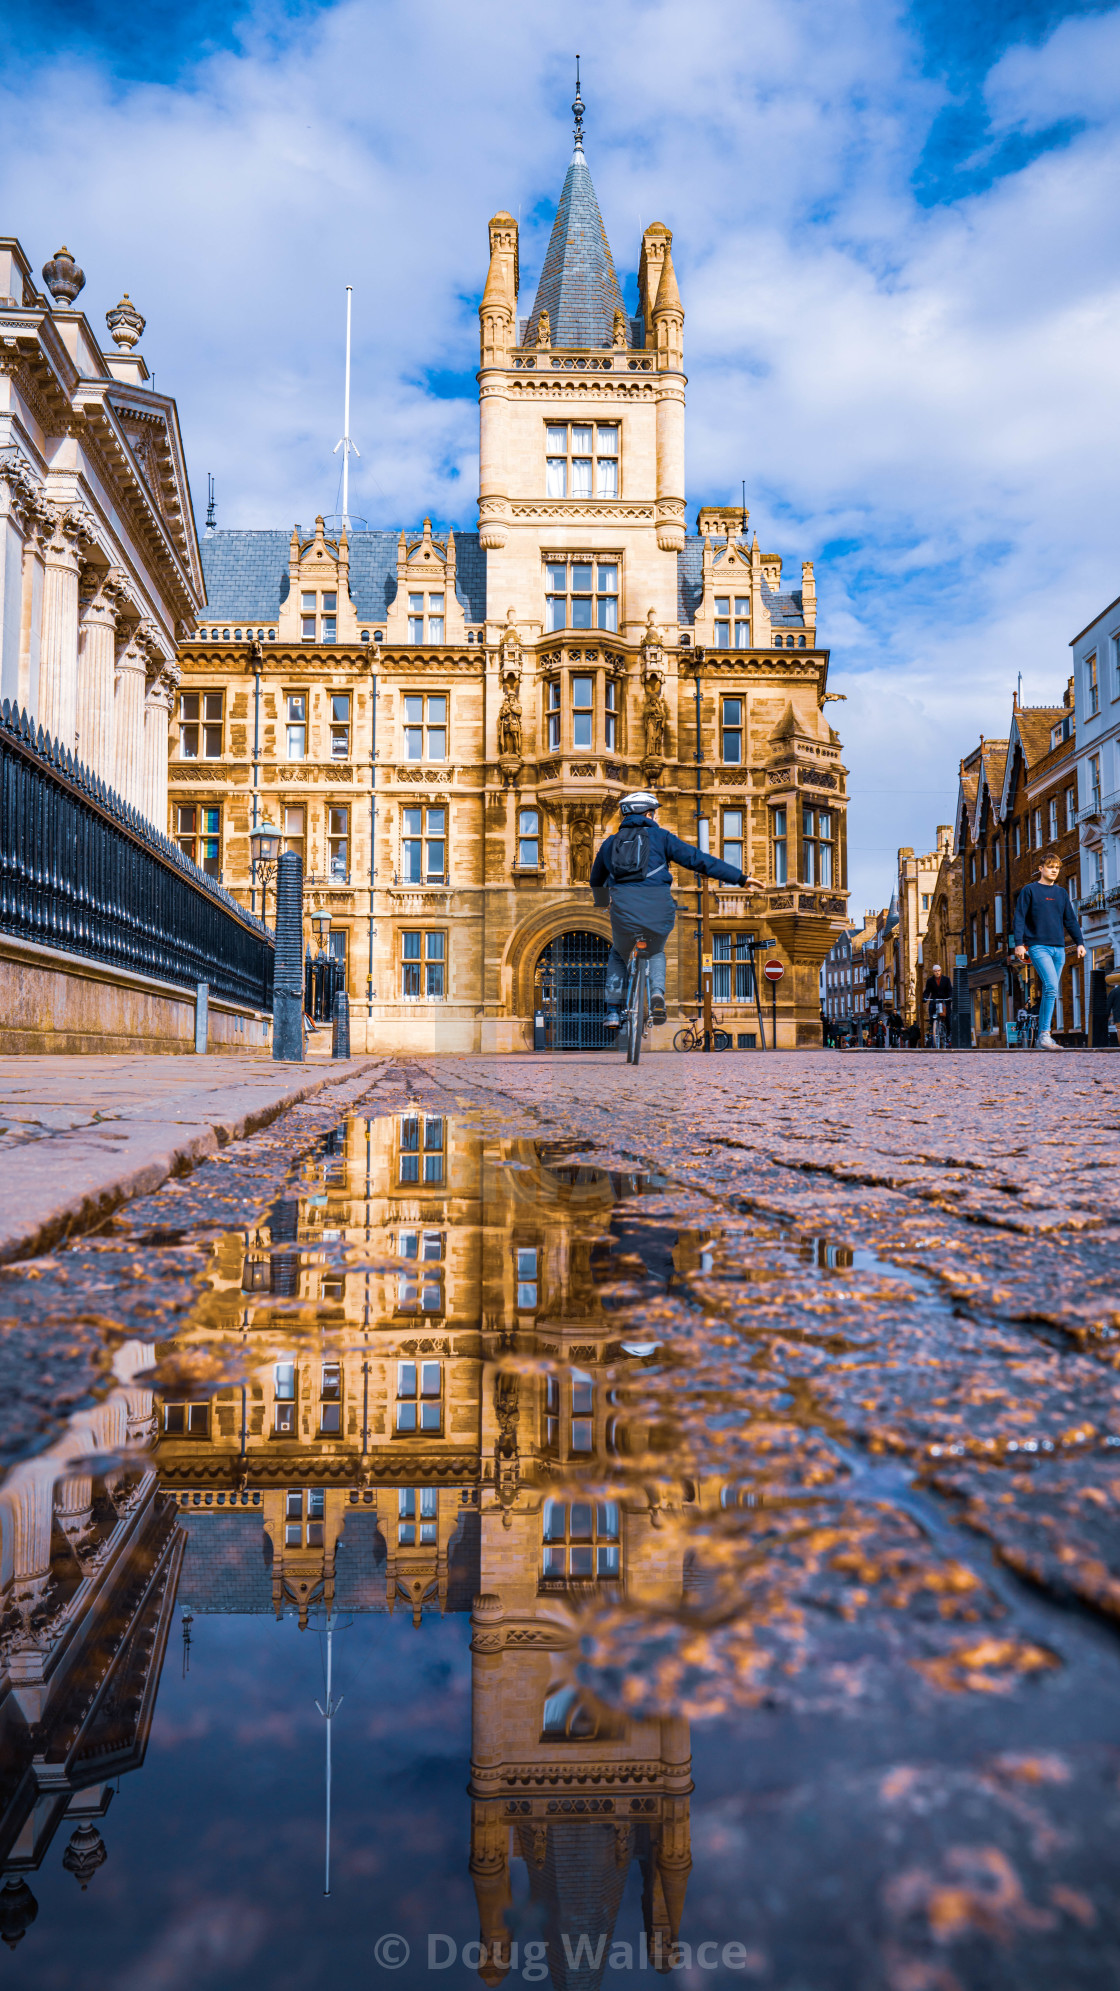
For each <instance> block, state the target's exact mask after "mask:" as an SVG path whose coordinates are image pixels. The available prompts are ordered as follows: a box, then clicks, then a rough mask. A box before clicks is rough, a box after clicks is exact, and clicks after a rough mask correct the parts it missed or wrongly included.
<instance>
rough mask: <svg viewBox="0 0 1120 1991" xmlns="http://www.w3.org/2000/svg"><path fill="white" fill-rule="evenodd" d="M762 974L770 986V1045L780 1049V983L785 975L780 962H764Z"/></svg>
mask: <svg viewBox="0 0 1120 1991" xmlns="http://www.w3.org/2000/svg"><path fill="white" fill-rule="evenodd" d="M762 972H763V974H764V975H765V977H766V979H767V981H768V982H769V984H770V1043H771V1045H772V1047H773V1049H774V1050H775V1051H776V1050H777V1048H778V983H779V982H780V981H781V979H782V976H783V975H784V974H785V969H784V968H783V966H782V964H781V962H780V961H765V962H763V966H762Z"/></svg>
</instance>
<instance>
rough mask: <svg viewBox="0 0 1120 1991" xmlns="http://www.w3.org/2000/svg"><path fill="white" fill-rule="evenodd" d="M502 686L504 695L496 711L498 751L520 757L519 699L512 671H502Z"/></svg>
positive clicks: (515, 675)
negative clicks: (499, 707) (498, 709)
mask: <svg viewBox="0 0 1120 1991" xmlns="http://www.w3.org/2000/svg"><path fill="white" fill-rule="evenodd" d="M502 687H503V690H504V693H505V696H504V697H503V699H502V703H501V709H500V711H499V713H498V752H499V754H500V755H502V756H505V755H510V756H513V757H516V758H517V759H520V758H521V700H520V698H519V697H518V695H517V693H518V688H519V686H518V678H517V674H516V672H514V671H506V672H503V675H502Z"/></svg>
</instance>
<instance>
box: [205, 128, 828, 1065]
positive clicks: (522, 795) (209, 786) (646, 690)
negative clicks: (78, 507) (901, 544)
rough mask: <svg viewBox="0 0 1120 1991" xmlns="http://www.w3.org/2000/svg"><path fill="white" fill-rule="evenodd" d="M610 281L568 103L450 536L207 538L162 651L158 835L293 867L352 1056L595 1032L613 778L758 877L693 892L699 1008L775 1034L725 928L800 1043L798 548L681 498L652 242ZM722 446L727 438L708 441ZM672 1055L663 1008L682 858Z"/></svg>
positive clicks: (509, 294)
mask: <svg viewBox="0 0 1120 1991" xmlns="http://www.w3.org/2000/svg"><path fill="white" fill-rule="evenodd" d="M637 260H638V270H637V310H636V312H635V313H633V314H631V313H630V312H629V311H628V310H627V307H626V304H625V302H624V299H623V292H622V288H621V286H620V284H619V281H618V277H617V275H616V271H615V265H614V261H613V258H612V255H611V250H610V246H609V243H608V241H607V236H606V232H605V229H604V226H603V222H602V218H601V215H600V211H599V206H598V202H597V199H596V195H595V189H594V186H593V184H592V180H591V174H590V171H589V168H588V165H587V160H586V156H585V153H584V147H583V139H582V105H581V104H579V103H578V101H577V130H576V140H575V147H574V151H573V155H572V158H571V162H570V164H569V166H568V169H567V174H566V177H565V179H564V183H563V188H562V191H561V195H560V200H559V204H558V207H557V211H556V217H555V223H554V226H553V229H552V234H551V239H550V242H549V245H548V250H547V253H546V256H545V259H544V264H543V267H542V269H541V272H540V275H539V279H538V281H537V285H536V291H535V295H534V296H533V301H532V304H531V308H529V309H528V310H527V311H526V312H525V315H521V314H522V312H523V310H524V308H525V301H526V300H525V299H523V296H522V292H521V285H520V272H519V233H518V224H517V222H516V221H515V220H514V218H513V215H512V214H510V213H506V212H502V213H499V214H496V215H495V216H494V217H493V219H492V220H491V222H490V224H489V267H488V270H487V273H486V278H485V285H484V288H483V292H482V299H481V304H480V310H479V315H480V367H479V372H478V386H479V418H480V473H479V505H478V522H477V530H474V531H462V532H460V531H457V530H451V529H446V530H445V529H437V528H435V527H433V525H432V524H431V523H430V522H429V521H428V520H425V521H424V522H423V524H422V525H421V526H417V527H415V528H413V529H410V530H401V531H399V532H398V531H367V530H365V529H364V528H362V527H361V526H360V525H359V524H357V523H356V522H354V521H347V520H346V519H341V518H340V519H335V520H334V521H327V520H324V519H319V520H317V521H316V522H315V523H314V525H308V524H303V525H296V526H294V527H291V528H286V529H279V530H251V531H249V530H247V531H224V530H223V531H214V532H212V533H210V532H208V533H207V534H206V535H205V536H204V538H203V542H202V559H203V565H204V570H205V574H206V586H207V610H206V613H205V615H204V616H200V617H199V619H198V622H197V625H196V627H195V629H194V631H193V634H192V637H191V639H190V640H189V641H187V642H185V643H184V644H183V646H182V650H181V666H182V672H183V678H182V685H181V689H180V696H179V705H178V708H177V723H176V724H175V726H174V728H173V736H172V749H171V751H172V758H171V768H170V797H171V818H170V825H169V826H170V830H171V833H172V835H174V836H177V837H179V839H180V841H181V842H182V843H183V846H184V848H185V849H187V850H188V851H189V852H190V854H191V855H192V856H197V857H198V859H199V861H200V862H203V863H205V864H206V865H208V866H209V867H211V868H212V869H213V871H214V872H215V874H216V875H220V876H221V878H222V880H223V882H224V883H225V884H226V885H227V886H228V887H229V888H230V890H232V891H233V892H235V893H236V894H238V896H240V897H243V898H245V899H246V900H248V899H250V898H251V897H252V898H254V899H255V904H256V909H257V910H258V911H259V910H260V909H261V881H260V880H258V879H256V878H254V876H253V874H252V868H251V862H250V845H249V837H250V832H251V830H252V828H253V826H254V824H255V823H256V822H258V821H259V820H261V819H262V818H267V819H268V820H269V821H270V822H272V823H274V824H275V825H276V826H277V828H278V829H279V830H280V831H281V833H282V835H283V837H284V840H285V842H286V843H287V844H288V845H289V846H290V847H292V848H294V849H297V850H298V851H299V852H300V854H301V855H302V857H303V859H304V870H305V877H306V881H307V888H308V889H307V900H306V909H307V912H308V914H309V915H310V913H311V912H312V910H313V909H325V910H327V911H329V913H330V915H331V934H330V945H331V947H332V949H333V951H335V952H336V953H338V954H339V955H341V956H343V957H344V958H345V960H346V962H347V977H348V984H349V989H350V995H351V1004H352V1012H351V1014H352V1043H353V1046H354V1048H355V1050H360V1049H363V1048H366V1047H367V1046H368V1047H369V1048H374V1047H376V1048H378V1049H391V1048H401V1049H409V1048H412V1049H444V1050H459V1051H472V1050H479V1051H512V1050H520V1049H526V1048H531V1047H533V1046H534V1044H536V1045H538V1046H541V1045H543V1047H544V1048H554V1049H569V1048H570V1049H577V1048H594V1047H598V1046H602V1045H603V1044H605V1042H606V1038H605V1036H604V1033H603V1030H602V1009H603V1003H602V989H603V980H604V968H605V960H606V953H607V945H608V938H609V923H608V919H607V916H606V915H605V913H603V912H601V911H599V910H598V909H596V908H595V907H594V906H593V905H592V903H591V895H590V891H589V889H588V883H587V881H588V877H589V873H590V868H591V863H592V859H593V854H594V850H595V846H596V844H597V843H598V842H599V840H600V839H601V837H602V836H603V835H605V834H606V833H607V832H608V831H609V830H610V829H611V828H612V827H613V826H614V821H615V818H616V811H617V806H618V802H619V800H620V798H621V796H622V795H623V794H624V793H625V792H626V790H627V789H632V788H635V787H637V786H640V785H641V786H653V787H655V788H657V790H658V791H659V793H660V794H661V796H662V797H663V804H662V821H664V822H666V823H667V824H668V825H669V826H670V827H671V828H672V829H674V830H675V831H677V833H678V834H679V835H681V836H683V837H685V838H686V839H688V840H689V841H691V842H696V841H699V842H700V843H701V844H702V845H703V844H706V845H707V846H708V847H710V848H711V849H712V850H716V851H719V852H720V853H721V854H722V855H723V856H724V857H726V858H727V859H728V860H729V861H731V862H732V863H735V864H739V865H741V866H742V868H743V869H744V870H746V871H748V872H750V873H752V874H753V875H754V876H755V877H757V878H759V879H761V880H763V881H764V889H763V890H762V891H760V892H758V893H756V894H753V895H748V894H746V893H742V892H728V891H726V890H724V889H723V888H720V889H718V890H716V891H714V892H713V894H712V901H711V908H710V911H711V940H712V946H711V952H712V957H713V962H712V965H713V978H714V996H715V1003H716V1009H717V1012H718V1013H719V1014H720V1015H721V1017H722V1019H723V1023H724V1027H725V1028H726V1029H728V1030H729V1031H730V1033H731V1035H732V1038H733V1041H734V1042H735V1043H736V1044H737V1045H738V1046H739V1047H741V1048H748V1047H750V1046H752V1045H756V1044H758V1043H759V1041H760V1038H761V1035H762V1031H763V1029H765V1031H766V1036H767V1041H769V1036H770V1019H771V1005H770V1001H769V1000H768V999H767V1000H765V1001H764V1002H763V1003H762V1004H761V1005H760V1004H759V1002H758V1000H757V992H756V989H755V986H754V980H753V966H752V948H753V946H754V945H756V944H761V943H762V942H763V941H770V942H771V943H772V945H773V948H774V951H775V954H776V958H777V959H778V960H780V962H781V964H782V967H783V970H784V972H783V976H782V979H781V982H780V984H779V987H778V993H777V1002H776V1023H777V1039H778V1044H779V1045H780V1046H783V1047H793V1046H796V1045H802V1044H810V1043H815V1042H819V1041H820V1015H819V1004H818V992H817V978H818V970H819V967H820V964H821V962H822V961H823V959H824V957H825V956H826V954H827V953H828V950H829V948H830V947H831V945H832V943H833V941H834V939H835V938H836V936H837V934H839V933H840V932H842V931H843V930H844V927H845V922H846V905H847V900H846V886H847V876H846V868H847V857H846V842H845V819H846V810H847V788H846V777H845V771H844V768H843V765H842V762H841V748H840V742H839V739H838V737H837V734H836V733H835V732H834V731H833V729H832V727H831V726H830V725H829V723H828V717H827V713H826V705H827V702H828V700H829V699H830V698H831V697H832V696H833V694H831V693H830V692H829V691H828V690H827V678H828V651H827V649H826V648H824V647H823V646H822V645H821V643H820V642H819V640H818V637H819V632H818V628H817V601H816V588H815V581H814V576H813V568H812V565H811V564H810V563H809V562H803V563H802V564H801V567H800V571H799V575H798V583H799V584H798V585H795V586H792V587H791V586H789V585H788V584H787V583H786V581H785V580H784V578H783V573H782V560H781V558H780V557H779V556H778V555H777V554H770V553H765V552H763V551H762V550H761V549H760V547H759V543H758V539H757V536H752V535H751V534H750V533H749V531H748V519H747V513H746V509H745V507H743V508H740V507H739V506H732V507H727V506H723V505H718V504H700V505H698V506H697V508H696V511H695V516H694V518H693V520H692V521H691V523H692V526H693V529H692V530H690V529H689V528H690V520H689V517H688V516H687V511H686V493H685V390H686V378H685V373H684V309H683V306H682V303H681V297H680V291H679V288H678V284H677V278H676V274H675V271H674V265H673V254H672V235H671V233H670V231H669V229H668V228H667V227H665V226H664V225H662V224H661V223H659V222H657V223H653V224H651V225H650V226H649V227H648V228H646V229H645V230H644V232H643V235H642V239H641V243H640V245H639V252H638V259H637ZM728 467H729V471H730V468H731V466H730V464H729V466H728ZM678 903H679V904H680V905H681V906H682V908H683V911H682V915H681V917H680V918H679V919H678V923H677V928H676V932H675V934H674V936H673V938H672V940H671V941H670V951H669V967H668V996H669V1010H670V1018H669V1023H668V1024H667V1025H666V1026H665V1027H664V1028H663V1029H662V1030H661V1031H660V1032H657V1033H655V1038H654V1041H655V1044H656V1045H658V1046H659V1047H661V1048H667V1047H668V1045H669V1044H670V1043H671V1041H672V1035H673V1031H674V1030H675V1029H676V1028H677V1027H678V1026H679V1023H680V1021H681V1017H682V1014H683V1013H684V1012H686V1011H690V1010H692V1009H694V1007H695V1003H696V992H697V985H698V977H699V965H700V963H699V955H700V951H701V950H700V947H699V944H698V940H699V935H698V924H697V920H698V894H697V892H696V891H695V890H694V888H693V884H692V881H691V880H682V881H681V886H680V889H679V891H678Z"/></svg>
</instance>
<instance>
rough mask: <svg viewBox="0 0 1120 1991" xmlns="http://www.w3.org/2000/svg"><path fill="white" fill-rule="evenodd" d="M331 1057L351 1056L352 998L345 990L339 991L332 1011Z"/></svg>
mask: <svg viewBox="0 0 1120 1991" xmlns="http://www.w3.org/2000/svg"><path fill="white" fill-rule="evenodd" d="M331 1022H332V1024H333V1026H334V1027H333V1030H332V1032H331V1057H332V1058H348V1057H349V1056H350V998H349V996H348V995H347V993H346V990H345V989H339V991H338V994H337V995H336V996H335V999H334V1004H333V1006H332V1010H331Z"/></svg>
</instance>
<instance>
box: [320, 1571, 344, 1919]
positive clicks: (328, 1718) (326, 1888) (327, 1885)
mask: <svg viewBox="0 0 1120 1991" xmlns="http://www.w3.org/2000/svg"><path fill="white" fill-rule="evenodd" d="M335 1623H336V1617H335V1613H334V1611H333V1610H331V1611H328V1612H327V1705H326V1707H323V1706H321V1705H320V1703H319V1702H318V1701H316V1703H315V1706H316V1707H317V1708H318V1709H319V1713H320V1714H321V1715H322V1717H323V1719H324V1721H325V1722H326V1724H327V1848H326V1868H325V1878H324V1885H323V1893H324V1894H329V1893H330V1891H331V1723H332V1721H333V1720H334V1717H335V1715H336V1714H337V1713H338V1710H339V1708H340V1707H341V1706H342V1696H341V1695H339V1698H338V1700H337V1701H335V1700H332V1698H331V1669H332V1663H333V1658H334V1652H333V1645H334V1628H335Z"/></svg>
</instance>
